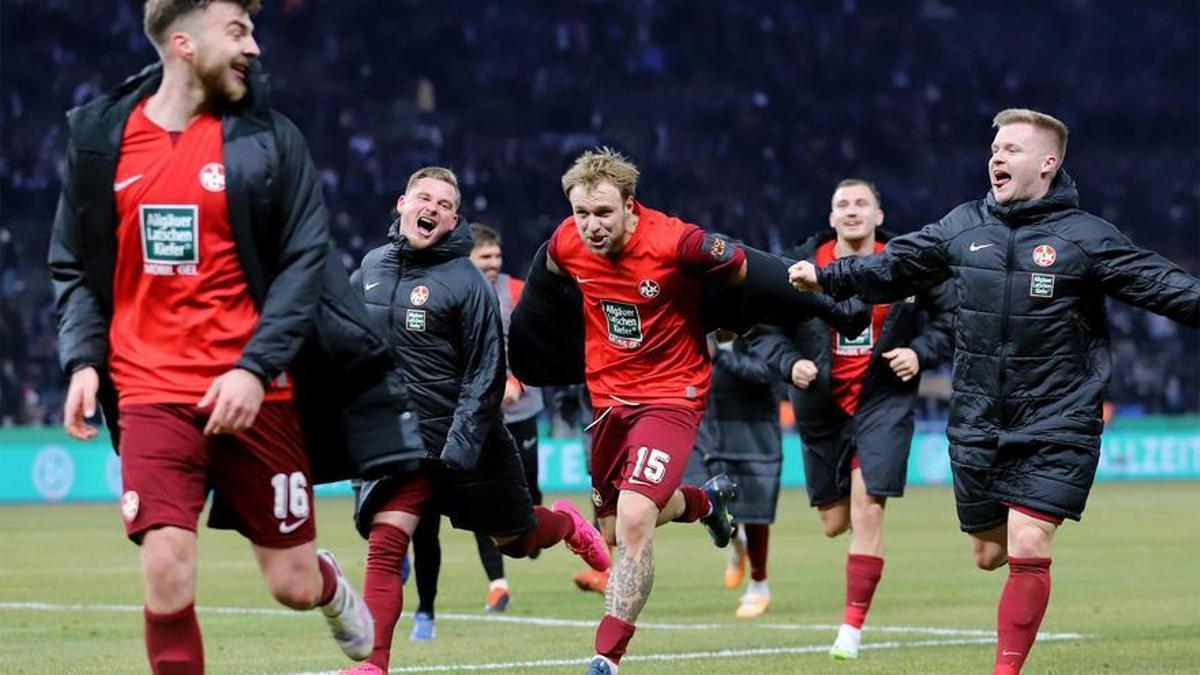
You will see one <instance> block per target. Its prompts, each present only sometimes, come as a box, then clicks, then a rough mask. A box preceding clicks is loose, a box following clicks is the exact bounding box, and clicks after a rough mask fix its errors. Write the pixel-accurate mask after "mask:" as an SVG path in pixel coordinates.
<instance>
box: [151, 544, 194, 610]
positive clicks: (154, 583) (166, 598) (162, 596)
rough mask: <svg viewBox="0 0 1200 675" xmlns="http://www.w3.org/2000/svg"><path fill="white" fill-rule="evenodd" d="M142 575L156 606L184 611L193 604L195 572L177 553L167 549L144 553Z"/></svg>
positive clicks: (162, 548)
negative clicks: (165, 606)
mask: <svg viewBox="0 0 1200 675" xmlns="http://www.w3.org/2000/svg"><path fill="white" fill-rule="evenodd" d="M142 574H143V575H145V578H146V584H147V586H148V587H149V591H150V594H151V595H152V596H153V598H154V601H155V603H154V604H155V605H158V606H162V605H164V604H165V605H169V606H171V607H172V608H176V609H182V608H183V607H186V606H187V605H188V604H190V603H191V602H192V600H193V598H192V589H193V588H194V583H193V578H194V575H195V571H194V568H193V566H192V565H191V564H190V562H189V561H188V560H186V559H185V558H182V557H180V556H179V555H178V554H177V552H175V551H173V550H171V549H169V548H166V547H161V548H158V549H154V550H150V551H145V552H143V554H142Z"/></svg>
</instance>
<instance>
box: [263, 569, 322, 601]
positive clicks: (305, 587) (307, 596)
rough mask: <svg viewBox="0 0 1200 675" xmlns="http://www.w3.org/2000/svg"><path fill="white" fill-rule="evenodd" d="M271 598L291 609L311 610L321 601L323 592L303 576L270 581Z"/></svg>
mask: <svg viewBox="0 0 1200 675" xmlns="http://www.w3.org/2000/svg"><path fill="white" fill-rule="evenodd" d="M268 588H269V589H270V591H271V596H272V597H274V598H275V600H276V601H278V602H279V604H281V605H283V606H284V607H288V608H290V609H311V608H313V607H315V606H316V605H317V601H318V600H320V594H321V590H320V588H317V587H316V586H314V585H313V584H312V583H309V580H308V579H306V578H305V577H304V576H301V575H292V576H290V577H289V578H286V579H272V580H269V581H268Z"/></svg>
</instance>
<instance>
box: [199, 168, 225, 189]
mask: <svg viewBox="0 0 1200 675" xmlns="http://www.w3.org/2000/svg"><path fill="white" fill-rule="evenodd" d="M200 186H201V187H203V188H204V189H205V190H208V191H209V192H222V191H224V190H225V166H224V165H222V164H218V163H216V162H209V163H208V164H205V165H204V166H203V167H201V168H200Z"/></svg>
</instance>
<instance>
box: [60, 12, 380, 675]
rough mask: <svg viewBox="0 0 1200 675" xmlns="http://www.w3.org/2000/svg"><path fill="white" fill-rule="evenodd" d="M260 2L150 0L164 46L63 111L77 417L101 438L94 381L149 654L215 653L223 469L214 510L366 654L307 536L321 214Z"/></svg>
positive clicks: (66, 356) (65, 283)
mask: <svg viewBox="0 0 1200 675" xmlns="http://www.w3.org/2000/svg"><path fill="white" fill-rule="evenodd" d="M258 4H259V3H258V2H257V1H250V0H246V1H240V2H233V1H228V0H212V1H208V2H204V1H196V0H149V1H148V2H146V4H145V16H144V27H145V32H146V35H147V36H148V37H149V38H150V40H151V42H152V43H153V44H154V47H155V49H156V50H157V51H158V54H159V57H160V59H161V63H160V64H157V65H155V66H153V67H150V68H147V69H145V70H143V71H142V72H141V73H139V74H138V75H136V76H134V77H133V78H131V79H130V80H128V81H126V82H125V83H124V84H122V85H121V86H120V87H118V88H117V89H115V90H113V91H111V92H109V93H107V94H104V95H102V96H101V97H99V98H98V99H96V100H94V101H92V102H90V103H88V104H86V105H84V106H83V107H81V108H78V109H76V110H74V111H72V112H71V113H70V115H69V124H70V132H69V145H68V152H67V168H66V171H65V175H64V178H63V188H62V196H61V198H60V201H59V206H58V212H57V214H56V216H55V223H54V232H53V235H52V239H51V246H50V254H49V265H50V270H51V274H52V277H53V281H54V288H55V294H56V298H57V303H58V317H59V351H60V357H61V360H62V363H63V367H64V369H65V370H66V372H68V373H69V374H70V384H69V387H68V391H67V397H66V403H65V406H64V410H63V423H64V426H65V428H66V430H67V432H68V433H69V434H70V435H71V436H73V437H75V438H77V439H81V440H86V439H90V438H93V437H95V435H96V430H95V429H94V428H93V427H91V426H90V425H88V424H87V422H86V421H85V418H86V417H90V416H92V415H93V414H94V413H95V410H96V403H97V401H99V403H100V404H101V405H102V406H103V408H104V413H105V418H106V421H107V422H108V424H109V426H110V428H111V429H112V437H113V442H114V444H115V445H116V446H117V448H118V449H119V451H120V455H121V482H122V486H123V487H122V489H123V494H122V497H121V514H122V516H123V517H124V521H125V532H126V534H127V535H128V537H129V538H130V539H131V540H132V541H134V542H135V543H136V544H138V545H139V547H140V549H139V556H140V565H141V574H142V580H143V584H144V592H145V607H144V621H145V644H146V654H147V657H148V659H149V663H150V667H151V669H152V670H153V671H154V672H156V673H200V672H203V670H204V651H203V647H202V644H201V637H200V627H199V624H198V622H197V620H196V614H195V611H194V599H195V589H196V540H197V535H196V526H197V521H198V519H199V516H200V511H201V509H202V508H203V507H204V503H205V500H206V497H207V493H208V491H209V489H210V488H211V489H212V491H213V506H212V511H211V513H210V515H209V526H210V527H214V528H221V529H235V530H237V531H238V532H240V533H241V534H242V535H243V536H245V537H246V538H247V539H249V540H250V542H251V548H252V549H253V551H254V556H255V559H256V560H257V562H258V565H259V569H260V570H261V572H262V574H263V577H264V579H265V581H266V584H267V587H268V588H269V589H270V592H271V594H272V595H273V596H274V597H275V598H276V599H277V600H278V601H279V602H281V603H282V604H284V605H286V606H288V607H291V608H293V609H298V610H300V609H309V608H312V607H321V609H322V611H323V612H324V613H325V616H326V618H327V619H328V622H329V625H330V627H331V628H332V630H333V634H334V637H335V638H336V640H337V642H338V643H339V645H340V646H341V647H342V649H343V651H345V653H346V654H347V655H349V656H350V657H351V658H355V659H361V658H364V657H365V656H366V655H367V653H368V652H369V651H370V644H371V636H372V625H371V617H370V614H369V613H368V612H367V609H366V606H365V605H364V603H363V601H362V598H361V597H359V596H358V594H357V592H355V591H354V589H353V588H352V587H351V586H350V584H349V583H348V582H347V581H346V579H345V578H344V577H343V576H342V573H341V570H340V569H339V568H338V566H337V563H336V562H335V561H334V559H333V557H332V555H330V554H329V553H328V552H320V553H318V551H317V549H316V548H315V546H314V543H313V540H314V538H315V537H316V528H315V521H314V514H313V508H312V507H313V505H312V487H311V483H312V476H311V475H310V467H309V459H308V457H307V456H306V449H305V444H304V442H303V440H302V437H301V433H302V430H301V424H300V420H299V419H298V415H297V412H296V410H295V408H294V407H293V403H292V401H293V395H294V394H296V393H297V392H299V391H300V387H299V385H297V386H296V387H295V388H293V383H292V380H291V379H290V378H289V369H291V368H292V366H293V365H294V359H295V357H296V356H297V353H298V352H299V351H300V347H301V343H302V342H303V341H304V340H305V337H306V336H307V335H308V334H309V333H310V331H312V330H314V329H315V328H316V327H317V322H315V321H314V319H313V317H314V316H315V315H316V312H317V307H318V300H320V299H321V297H322V293H323V289H327V288H328V286H327V281H326V276H327V274H328V270H329V269H331V268H329V267H327V266H326V264H325V263H326V250H327V244H328V238H329V233H328V222H327V221H328V216H327V214H326V212H325V207H324V205H323V203H322V199H321V191H320V187H319V185H318V183H317V180H316V174H315V171H314V169H313V166H312V162H311V160H310V159H309V157H308V150H307V147H306V145H305V143H304V139H303V138H302V137H301V135H300V132H299V131H298V130H297V129H296V127H295V126H294V125H293V124H292V123H291V122H290V121H288V120H287V119H286V118H285V117H283V116H282V115H280V114H279V113H277V112H275V111H273V110H271V109H270V108H269V107H268V103H267V100H266V90H265V86H264V83H263V82H262V78H261V76H260V74H259V73H258V71H257V68H256V63H257V58H258V55H259V47H258V44H257V42H256V41H255V39H254V35H253V31H254V24H253V22H252V21H251V19H250V15H251V14H253V13H254V12H256V11H257V9H258ZM337 273H338V274H340V275H341V283H342V284H343V285H345V284H346V279H345V273H344V271H342V270H340V269H339V270H338V271H337ZM346 290H347V291H349V289H348V287H346ZM358 312H359V314H361V315H362V316H361V321H362V323H361V324H360V326H359V327H360V330H358V331H357V332H356V333H355V334H356V335H358V336H360V337H362V336H366V335H368V332H367V330H368V329H367V328H365V327H366V326H369V319H367V318H366V316H365V313H364V310H363V308H362V305H361V303H359V304H358ZM345 316H346V319H343V321H345V320H347V319H349V320H352V313H347V314H346V315H345ZM360 344H361V347H360V348H362V349H366V347H367V345H366V343H365V342H363V343H360ZM331 393H339V392H331ZM307 431H309V430H308V429H307V428H306V429H304V432H307Z"/></svg>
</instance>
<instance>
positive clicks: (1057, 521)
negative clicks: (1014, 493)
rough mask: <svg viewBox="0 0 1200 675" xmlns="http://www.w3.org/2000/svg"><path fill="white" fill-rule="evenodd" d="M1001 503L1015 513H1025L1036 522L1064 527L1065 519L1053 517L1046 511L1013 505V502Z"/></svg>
mask: <svg viewBox="0 0 1200 675" xmlns="http://www.w3.org/2000/svg"><path fill="white" fill-rule="evenodd" d="M1001 503H1002V504H1004V505H1005V506H1007V507H1008V508H1010V509H1012V510H1013V511H1016V512H1018V513H1024V514H1025V515H1027V516H1029V517H1030V518H1033V519H1034V520H1040V521H1042V522H1046V523H1050V524H1051V525H1062V524H1063V519H1062V518H1061V517H1059V516H1055V515H1051V514H1049V513H1046V512H1044V511H1038V510H1037V509H1033V508H1030V507H1028V506H1021V505H1020V504H1013V503H1011V502H1001Z"/></svg>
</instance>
